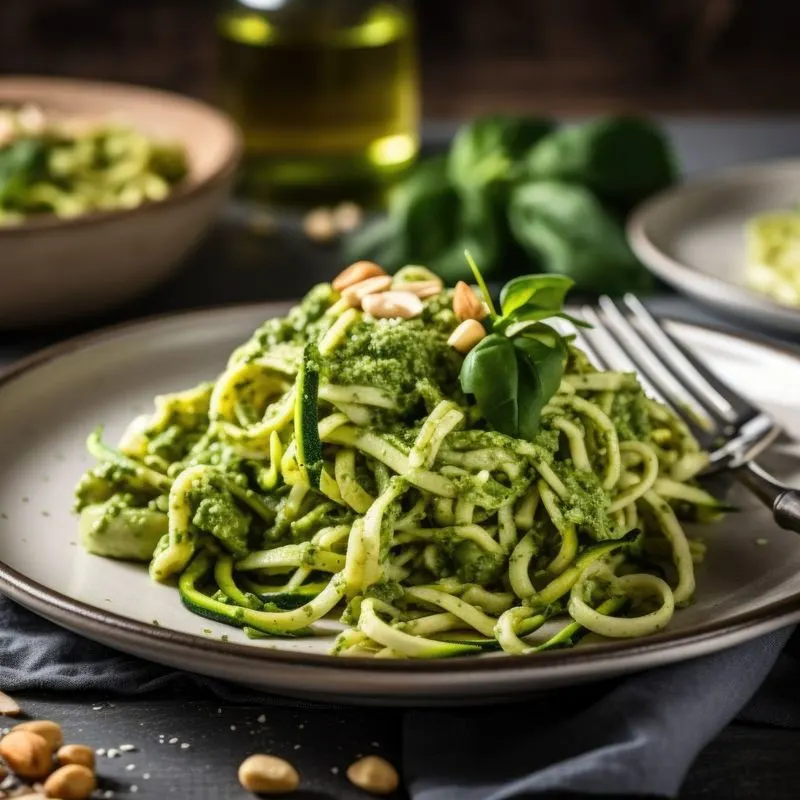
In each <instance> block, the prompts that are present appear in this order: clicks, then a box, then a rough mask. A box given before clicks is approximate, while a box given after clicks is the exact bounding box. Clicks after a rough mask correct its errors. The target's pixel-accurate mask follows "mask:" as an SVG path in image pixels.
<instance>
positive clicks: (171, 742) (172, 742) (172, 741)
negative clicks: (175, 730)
mask: <svg viewBox="0 0 800 800" xmlns="http://www.w3.org/2000/svg"><path fill="white" fill-rule="evenodd" d="M169 743H170V744H178V737H177V736H173V737H172V738H171V739H170V740H169Z"/></svg>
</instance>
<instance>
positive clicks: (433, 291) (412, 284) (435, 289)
mask: <svg viewBox="0 0 800 800" xmlns="http://www.w3.org/2000/svg"><path fill="white" fill-rule="evenodd" d="M392 289H396V290H398V291H402V292H411V294H415V295H416V296H417V297H419V298H421V299H422V300H424V299H425V298H427V297H433V296H434V295H437V294H439V292H441V291H442V289H444V284H443V283H442V282H441V281H401V282H399V283H393V284H392Z"/></svg>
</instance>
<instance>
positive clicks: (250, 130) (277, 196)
mask: <svg viewBox="0 0 800 800" xmlns="http://www.w3.org/2000/svg"><path fill="white" fill-rule="evenodd" d="M217 24H218V34H219V45H220V54H219V55H220V92H221V98H220V99H221V103H222V105H223V106H224V107H225V108H226V109H227V110H228V112H229V113H231V114H232V116H233V117H234V118H235V119H236V120H237V121H238V122H239V124H240V126H241V128H242V130H243V131H244V136H245V146H246V157H245V164H244V170H243V184H242V188H243V189H244V191H245V193H246V194H248V195H250V196H253V197H255V198H257V199H260V200H266V201H271V202H277V203H278V204H293V203H300V204H302V203H317V202H322V201H335V200H341V199H357V200H361V201H362V202H364V201H365V200H367V202H368V201H369V200H370V199H372V198H373V197H374V196H375V193H374V189H375V188H376V187H379V186H380V184H381V183H384V182H386V180H387V179H390V178H391V177H392V176H394V175H397V174H398V173H399V172H401V171H402V170H403V169H404V168H405V167H406V166H408V165H409V164H410V162H411V161H412V160H413V158H414V157H415V155H416V153H417V149H418V145H419V143H418V119H419V86H418V77H417V62H416V51H415V34H414V20H413V16H412V10H411V7H410V4H409V3H406V2H405V0H387V1H385V2H384V1H382V0H226V2H225V4H224V6H223V8H222V10H221V11H220V13H219V16H218V21H217Z"/></svg>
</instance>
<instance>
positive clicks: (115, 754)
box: [106, 747, 122, 758]
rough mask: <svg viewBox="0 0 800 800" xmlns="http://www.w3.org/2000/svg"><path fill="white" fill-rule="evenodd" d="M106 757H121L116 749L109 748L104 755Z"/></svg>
mask: <svg viewBox="0 0 800 800" xmlns="http://www.w3.org/2000/svg"><path fill="white" fill-rule="evenodd" d="M106 755H107V756H108V757H109V758H119V757H120V756H121V755H122V753H120V752H119V750H117V749H115V748H113V747H111V748H109V750H108V752H107V753H106Z"/></svg>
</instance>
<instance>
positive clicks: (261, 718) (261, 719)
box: [256, 714, 267, 725]
mask: <svg viewBox="0 0 800 800" xmlns="http://www.w3.org/2000/svg"><path fill="white" fill-rule="evenodd" d="M266 721H267V715H266V714H262V715H261V716H260V717H259V718H258V719H257V720H256V722H260V723H261V724H262V725H263V724H264V723H265V722H266Z"/></svg>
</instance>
